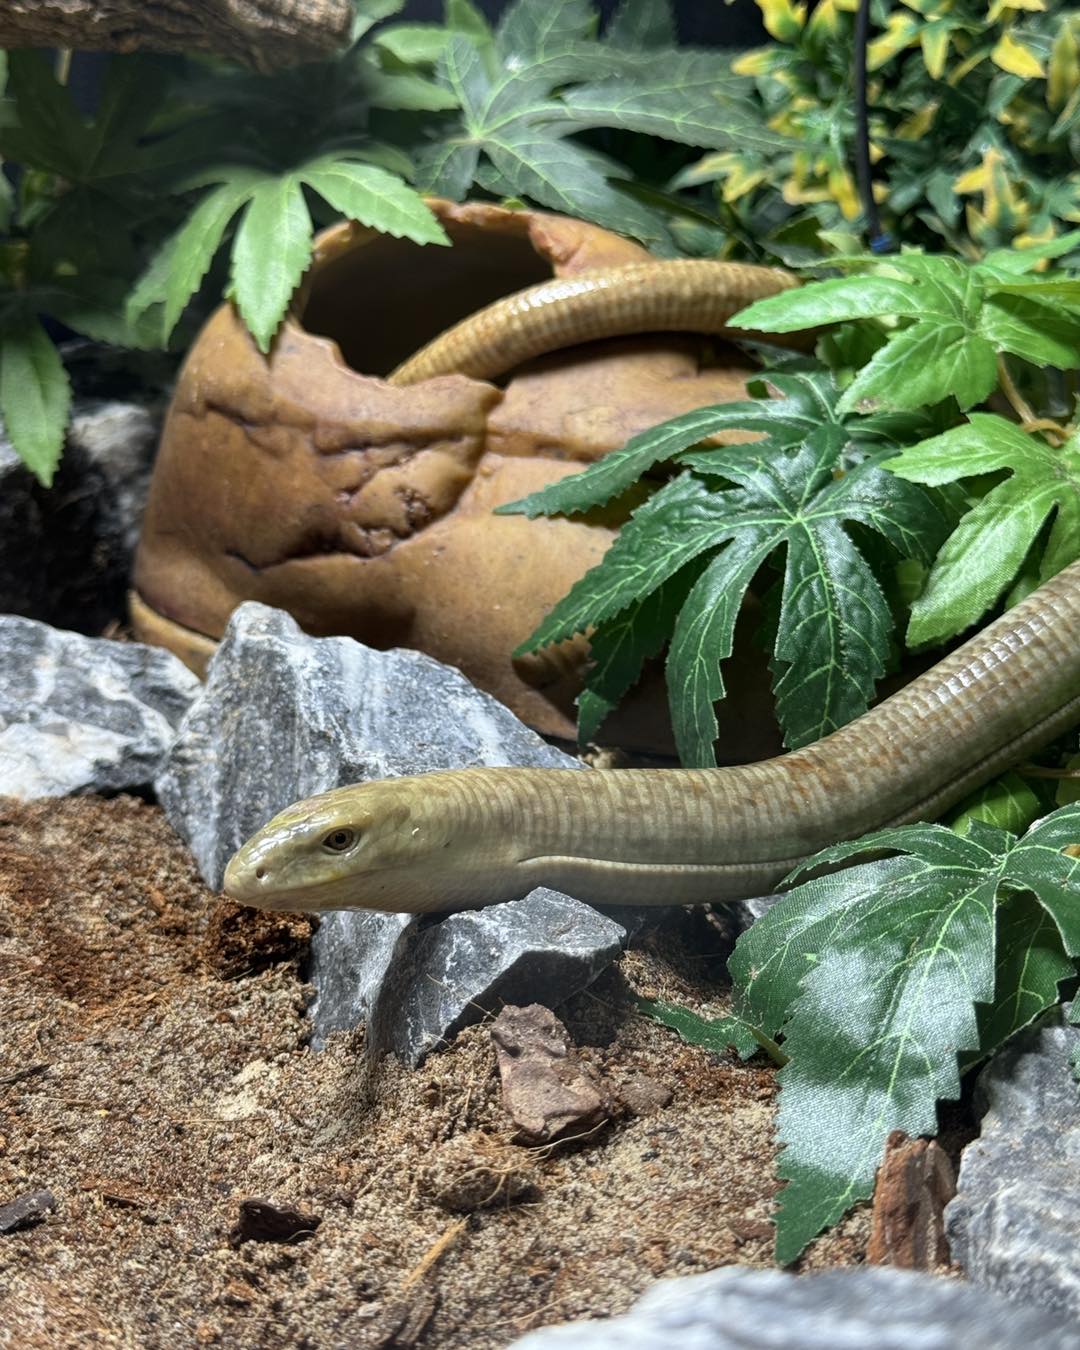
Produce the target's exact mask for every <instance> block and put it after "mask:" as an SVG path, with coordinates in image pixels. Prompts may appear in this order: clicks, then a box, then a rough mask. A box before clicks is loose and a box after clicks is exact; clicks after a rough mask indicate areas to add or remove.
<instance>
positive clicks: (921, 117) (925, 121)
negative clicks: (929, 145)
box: [895, 100, 941, 141]
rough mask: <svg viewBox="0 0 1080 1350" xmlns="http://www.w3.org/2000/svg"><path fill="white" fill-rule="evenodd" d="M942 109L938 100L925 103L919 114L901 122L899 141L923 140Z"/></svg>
mask: <svg viewBox="0 0 1080 1350" xmlns="http://www.w3.org/2000/svg"><path fill="white" fill-rule="evenodd" d="M940 107H941V104H940V103H939V102H937V100H934V101H933V102H931V103H924V104H923V106H922V107H921V108H920V109H919V111H918V112H917V113H913V114H912V116H911V117H909V118H908V119H907V120H906V121H904V122H901V123H900V125H899V126H898V127H897V128H896V132H895V135H896V137H897V139H899V140H901V141H918V140H921V139H922V137H923V136H925V135H926V133H927V132H928V131H929V130H930V128H931V127H932V126H933V125H934V118H935V117H937V114H938V109H939V108H940Z"/></svg>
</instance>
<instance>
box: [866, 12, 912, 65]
mask: <svg viewBox="0 0 1080 1350" xmlns="http://www.w3.org/2000/svg"><path fill="white" fill-rule="evenodd" d="M918 35H919V21H918V19H913V18H912V17H911V15H910V14H890V15H889V20H888V23H887V24H886V25H885V32H884V33H882V34H881V36H880V37H876V38H875V39H874V40H873V42H871V43H870V45H869V46H868V47H867V49H866V65H867V69H868V70H877V69H878V68H879V66H883V65H885V63H886V62H887V61H891V60H892V59H893V57H894V56H896V54H897V53H898V52H902V51H903V50H904V49H905V48H906V47H910V46H911V44H912V43H913V42H915V41H917V39H918Z"/></svg>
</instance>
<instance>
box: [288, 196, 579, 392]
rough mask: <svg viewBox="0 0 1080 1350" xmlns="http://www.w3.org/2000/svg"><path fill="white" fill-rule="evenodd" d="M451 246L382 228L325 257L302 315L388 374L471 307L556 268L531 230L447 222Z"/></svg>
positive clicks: (346, 351)
mask: <svg viewBox="0 0 1080 1350" xmlns="http://www.w3.org/2000/svg"><path fill="white" fill-rule="evenodd" d="M444 223H445V224H446V227H447V233H448V234H449V235H450V237H451V239H452V240H453V247H452V248H446V247H441V246H439V245H437V244H429V245H423V246H422V245H420V244H413V243H411V242H409V241H408V240H405V239H393V238H390V237H389V236H386V235H383V236H380V237H378V238H375V239H372V240H370V241H369V242H361V243H358V244H357V245H356V247H355V248H352V249H349V250H348V251H347V252H345V253H342V254H339V255H338V256H337V257H331V258H329V259H328V260H327V261H325V262H323V263H321V264H320V265H319V266H318V267H317V268H316V269H315V270H314V272H313V274H312V275H311V277H310V279H309V290H308V295H307V300H306V303H305V304H304V305H303V308H302V309H301V310H300V312H299V313H298V315H297V319H298V321H299V323H300V324H302V326H303V327H304V328H305V329H306V331H307V332H309V333H313V334H315V335H317V336H319V337H326V338H330V339H331V340H332V341H333V342H335V343H336V344H337V346H338V348H339V349H340V351H341V355H342V359H343V360H344V361H345V362H347V364H348V365H349V366H350V367H351V368H352V369H353V370H356V371H359V372H360V373H361V374H363V375H386V374H388V373H389V372H390V371H391V370H393V369H394V367H395V366H397V365H398V364H399V363H400V362H401V361H404V360H405V358H406V357H408V356H411V355H412V354H413V352H415V351H418V350H419V349H420V348H421V347H422V346H424V344H425V343H427V342H430V341H431V339H432V338H435V337H438V335H439V334H440V333H443V332H445V331H446V329H447V328H449V327H451V326H452V325H453V324H455V323H457V322H458V321H459V320H461V319H464V318H465V317H466V316H467V315H469V314H472V313H474V312H475V311H476V310H478V309H482V308H483V307H484V306H485V305H489V304H491V302H492V301H493V300H498V299H500V298H501V297H502V296H504V295H510V294H512V293H513V292H514V291H519V290H521V289H522V288H523V287H525V286H534V285H536V284H537V283H538V282H541V281H548V280H550V278H551V277H552V276H553V275H554V269H553V268H552V266H551V264H550V263H549V262H548V261H547V260H546V259H545V258H542V257H541V256H540V255H539V254H538V253H537V252H536V250H535V248H534V247H533V246H532V244H531V243H530V241H529V239H528V237H527V235H525V234H524V233H522V234H503V233H499V232H496V231H495V230H492V229H480V228H478V227H477V226H475V225H467V224H462V223H460V222H444Z"/></svg>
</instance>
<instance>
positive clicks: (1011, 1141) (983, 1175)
mask: <svg viewBox="0 0 1080 1350" xmlns="http://www.w3.org/2000/svg"><path fill="white" fill-rule="evenodd" d="M1078 1047H1080V1027H1073V1026H1067V1025H1065V1019H1064V1016H1063V1015H1062V1014H1061V1013H1060V1012H1059V1013H1057V1014H1055V1015H1054V1017H1053V1019H1052V1020H1051V1021H1050V1022H1048V1023H1047V1024H1045V1025H1043V1026H1042V1027H1041V1028H1039V1029H1036V1030H1033V1031H1030V1032H1027V1033H1025V1034H1024V1035H1022V1036H1020V1037H1018V1038H1017V1040H1016V1042H1015V1043H1014V1044H1012V1045H1009V1046H1006V1048H1005V1049H1004V1050H1003V1051H1001V1053H1000V1054H998V1055H996V1056H995V1057H994V1059H993V1060H992V1061H991V1062H990V1064H989V1065H988V1066H987V1067H986V1068H985V1069H984V1070H983V1072H982V1074H981V1075H980V1078H979V1082H978V1085H977V1088H976V1106H977V1107H982V1108H985V1114H984V1115H983V1118H982V1128H981V1133H980V1137H979V1138H978V1139H976V1140H975V1141H974V1142H973V1143H971V1144H969V1145H968V1146H967V1148H966V1149H964V1153H963V1156H962V1158H961V1161H960V1174H959V1177H958V1179H957V1194H956V1198H955V1200H953V1201H952V1203H951V1204H950V1205H949V1207H948V1209H947V1210H946V1211H945V1222H946V1231H947V1233H948V1238H949V1245H950V1247H951V1249H952V1254H953V1259H954V1260H955V1261H956V1262H957V1264H958V1265H960V1266H961V1267H962V1268H963V1269H964V1271H965V1272H966V1274H967V1276H968V1278H969V1279H971V1280H973V1281H974V1282H975V1283H977V1284H980V1285H985V1286H987V1287H989V1288H991V1289H996V1290H999V1291H1000V1292H1001V1293H1003V1294H1009V1295H1011V1296H1012V1297H1014V1298H1023V1299H1027V1300H1030V1301H1031V1302H1034V1303H1038V1304H1039V1305H1040V1307H1044V1308H1051V1309H1054V1310H1055V1311H1057V1312H1060V1313H1064V1314H1068V1315H1069V1316H1071V1317H1072V1318H1074V1319H1076V1318H1080V1246H1078V1244H1077V1238H1078V1235H1080V1086H1078V1084H1077V1082H1076V1079H1075V1078H1074V1076H1073V1073H1072V1070H1071V1068H1070V1066H1069V1056H1070V1055H1072V1054H1074V1053H1075V1052H1076V1051H1077V1048H1078Z"/></svg>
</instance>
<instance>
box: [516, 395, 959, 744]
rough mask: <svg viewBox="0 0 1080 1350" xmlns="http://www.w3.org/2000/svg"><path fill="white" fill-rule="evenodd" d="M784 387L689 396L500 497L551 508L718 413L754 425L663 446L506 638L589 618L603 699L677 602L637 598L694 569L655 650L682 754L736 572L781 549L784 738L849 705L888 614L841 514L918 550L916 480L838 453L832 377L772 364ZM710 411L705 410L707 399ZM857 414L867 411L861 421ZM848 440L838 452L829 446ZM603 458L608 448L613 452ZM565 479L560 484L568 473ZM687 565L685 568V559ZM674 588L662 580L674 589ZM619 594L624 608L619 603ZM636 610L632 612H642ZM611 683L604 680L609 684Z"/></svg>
mask: <svg viewBox="0 0 1080 1350" xmlns="http://www.w3.org/2000/svg"><path fill="white" fill-rule="evenodd" d="M770 381H771V383H772V384H773V385H774V386H776V387H778V388H779V389H780V391H781V393H782V394H783V395H784V397H782V398H780V399H776V400H768V399H763V400H754V401H750V402H747V403H742V404H728V405H723V406H721V407H719V408H714V409H711V410H710V409H703V410H701V411H700V412H698V413H692V414H688V415H687V416H685V417H683V418H677V419H675V420H674V421H672V422H670V423H667V424H665V425H663V426H661V427H658V428H656V429H655V430H654V431H653V432H651V433H647V434H646V435H645V436H641V437H637V438H635V441H634V442H632V443H631V444H630V445H629V446H628V447H627V448H626V450H625V451H623V452H621V458H620V456H619V455H616V456H611V457H609V459H607V460H605V461H604V462H603V463H602V464H599V465H597V466H596V467H595V468H593V469H590V470H588V471H586V473H584V474H581V475H580V476H579V479H577V480H575V479H570V480H566V482H565V483H564V484H560V485H558V487H557V488H555V489H547V490H545V491H542V492H540V493H537V494H535V495H534V496H533V497H530V498H528V499H526V501H525V502H521V503H512V504H511V505H510V506H508V507H504V508H502V509H503V510H504V511H514V510H526V511H530V512H534V511H536V510H537V509H539V510H542V511H545V512H551V511H553V510H566V509H568V503H571V502H572V503H573V505H574V508H575V509H582V508H583V507H587V506H591V505H594V504H596V503H597V502H598V501H603V500H606V499H607V498H608V497H610V496H611V495H612V494H613V493H615V492H618V491H620V490H621V489H623V488H624V487H625V486H626V485H627V481H628V478H629V477H630V476H631V475H633V476H634V477H637V476H638V475H639V474H640V473H642V472H643V471H645V470H646V469H648V468H649V467H651V465H652V464H653V463H655V462H656V460H657V459H658V458H661V457H664V458H667V457H670V456H672V455H673V454H675V453H676V451H678V450H679V449H681V448H682V446H683V445H685V444H686V442H687V440H689V439H690V438H691V437H697V438H700V437H701V436H703V435H706V434H711V433H712V432H715V431H719V430H726V429H731V428H736V427H738V428H741V429H749V430H755V431H764V432H765V433H766V439H765V440H763V441H760V442H757V443H754V444H750V445H737V446H728V447H722V448H719V449H712V450H699V451H692V452H688V453H682V454H680V455H678V463H679V464H680V465H681V466H683V468H684V470H689V472H686V471H684V472H683V473H681V474H680V475H679V476H678V477H676V478H674V479H673V480H672V481H670V482H669V483H668V484H666V485H665V486H664V487H661V488H660V489H659V490H658V491H656V492H655V494H654V495H653V496H652V497H651V498H650V499H649V500H648V501H647V502H646V503H645V505H643V506H642V507H640V508H639V509H638V510H637V511H636V512H635V513H634V515H633V516H632V518H631V519H630V521H629V522H628V523H627V524H626V525H624V526H623V528H622V530H621V532H620V534H619V537H618V539H617V540H616V541H615V543H614V544H613V545H612V547H611V548H610V549H609V551H608V552H607V554H606V555H605V556H604V558H603V559H602V560H601V562H600V563H599V564H598V565H597V566H596V567H594V568H593V569H592V570H591V571H590V572H588V573H587V574H586V575H585V576H584V577H583V578H582V579H581V580H580V581H579V582H577V583H576V585H575V586H574V587H573V588H572V589H571V590H570V592H569V593H568V594H567V596H566V597H565V598H564V599H563V600H562V601H560V602H559V603H558V604H557V605H556V606H555V608H554V609H553V610H552V611H551V613H550V614H549V615H548V617H547V618H546V619H545V620H544V622H543V623H542V624H541V625H540V626H539V627H538V628H537V630H536V632H535V633H533V634H532V636H531V637H530V638H529V639H528V641H527V642H526V643H525V644H524V645H523V647H522V648H521V649H520V650H522V651H531V650H535V649H536V648H537V647H541V646H544V645H545V644H547V643H550V642H558V641H562V640H563V639H564V638H567V637H569V636H571V635H572V634H573V633H577V632H583V631H585V630H586V629H588V628H590V627H595V628H596V630H597V633H596V637H595V638H594V641H595V642H596V643H597V645H598V646H599V649H600V653H601V657H600V661H599V663H598V666H597V668H596V671H595V672H594V675H595V678H597V679H598V681H599V682H600V685H601V688H600V689H599V690H596V689H594V686H593V677H592V676H591V677H590V678H589V680H588V684H587V694H586V708H587V710H588V712H589V727H590V730H591V729H593V727H594V724H595V717H594V713H593V704H592V703H591V702H590V701H589V700H590V698H597V697H598V698H600V699H601V700H602V701H604V702H606V703H608V704H610V702H611V699H612V696H613V695H614V694H617V693H621V692H622V689H623V688H625V687H626V686H627V683H628V682H629V679H630V676H631V673H633V674H636V671H633V672H632V667H633V665H634V664H636V665H637V667H638V669H640V659H641V656H642V653H643V652H644V653H645V654H651V653H652V652H653V651H655V650H656V649H657V647H658V645H659V643H658V637H659V631H658V630H659V629H660V628H661V627H662V626H666V625H667V624H668V623H670V618H671V614H672V613H673V612H674V611H675V609H676V605H675V604H673V603H671V601H670V599H669V597H666V596H665V597H664V598H663V599H658V600H657V601H656V610H655V611H647V612H646V611H643V610H642V609H641V608H635V607H641V606H643V605H644V603H645V602H646V601H647V600H648V599H649V598H650V597H653V596H655V595H656V593H657V592H658V591H659V590H660V589H661V588H662V587H664V586H665V585H670V584H671V583H672V581H673V579H674V580H676V581H677V582H679V583H681V584H683V585H685V584H686V582H687V581H688V580H691V579H692V580H693V585H692V586H691V587H690V589H689V593H688V594H687V595H686V598H685V600H682V602H681V604H679V605H678V606H677V617H676V618H675V621H674V626H673V629H672V631H671V645H670V649H669V652H668V658H667V683H668V693H669V700H670V703H671V711H672V719H673V723H674V728H675V735H676V741H677V744H678V747H679V753H680V756H681V757H682V760H683V762H684V763H686V764H712V763H714V762H715V760H714V752H713V742H714V740H715V738H716V730H717V727H716V717H715V714H714V712H713V704H714V703H715V702H716V701H717V700H718V699H720V698H722V697H723V695H724V683H723V679H722V677H721V673H720V662H721V661H723V660H725V659H726V658H727V657H728V656H730V654H731V650H732V642H733V635H734V628H735V621H736V618H737V616H738V611H739V607H740V604H741V602H742V599H743V596H744V595H745V593H746V590H747V588H748V586H749V585H750V582H751V580H752V579H753V577H754V575H755V574H756V572H757V571H758V570H759V568H760V567H761V566H762V564H763V563H764V562H765V561H766V560H767V559H770V558H772V557H773V556H774V555H775V554H777V552H778V551H780V550H782V551H783V555H784V560H785V565H784V583H783V593H782V599H781V606H780V621H779V627H778V631H777V637H776V647H775V654H776V659H777V666H778V670H779V672H780V673H779V678H778V681H777V683H776V687H775V692H776V699H777V715H778V717H779V720H780V723H781V726H782V727H783V728H784V733H785V739H786V741H787V743H788V744H789V745H803V744H806V743H807V742H809V741H813V740H816V739H818V738H819V737H821V736H823V735H827V734H828V733H829V732H830V731H833V730H835V729H836V728H837V727H839V726H842V725H843V724H844V723H845V722H847V721H850V720H851V718H853V717H856V716H858V715H859V713H861V712H864V711H865V709H866V707H867V703H868V701H869V699H870V697H871V696H872V694H873V691H874V686H875V683H876V681H877V679H878V678H879V677H880V676H881V675H882V674H883V673H884V671H885V662H886V659H887V656H888V653H889V642H890V636H891V632H892V616H891V612H890V610H889V606H888V604H887V603H886V600H885V597H884V595H883V593H882V590H881V587H880V585H879V583H878V581H877V579H876V578H875V576H874V573H873V570H872V569H871V567H870V565H869V564H868V562H867V561H866V559H865V558H864V556H863V554H862V553H861V552H860V550H859V548H858V547H857V546H856V545H855V543H854V542H853V540H852V538H851V535H850V534H849V532H848V530H847V529H846V528H845V527H846V526H847V525H850V524H858V525H860V526H863V527H865V528H866V529H868V530H869V531H871V532H873V533H874V534H876V535H879V536H880V537H881V538H882V539H883V540H884V541H885V542H886V543H887V544H889V545H890V546H891V548H892V549H893V551H894V552H895V554H896V555H897V556H899V557H901V558H906V557H913V558H919V559H921V560H923V561H924V562H925V561H929V559H930V558H931V557H932V556H933V553H934V551H935V549H936V548H937V545H938V542H939V541H940V539H941V538H942V536H943V533H944V528H945V525H944V520H943V518H942V516H941V514H940V513H939V511H938V510H937V508H936V506H935V505H934V503H933V502H932V501H931V500H930V498H929V497H928V496H927V495H926V494H924V493H922V492H912V491H907V492H897V491H896V490H895V488H896V482H897V480H896V479H895V478H894V477H893V476H892V475H890V474H886V473H884V472H882V470H881V469H880V468H878V467H877V465H876V464H875V463H874V462H873V461H872V460H869V459H860V458H859V456H858V455H851V453H850V451H851V443H850V442H851V437H852V436H853V435H857V434H858V431H857V429H856V427H855V425H854V421H857V419H854V421H853V424H852V426H850V427H849V426H848V425H847V424H845V423H844V422H843V421H842V420H841V419H840V418H839V417H838V415H837V414H836V411H835V390H833V389H832V388H831V385H830V384H829V382H828V380H827V379H826V378H823V377H821V376H804V375H790V374H789V375H773V376H771V377H770ZM710 413H711V420H710V418H709V416H708V414H710ZM871 425H872V424H871ZM845 454H847V455H848V462H845V459H844V456H845ZM611 461H617V462H615V463H612V462H611ZM575 482H577V483H578V489H577V492H578V495H577V497H576V498H575V497H574V495H573V494H574V491H575V489H574V484H575ZM688 568H693V569H695V576H694V577H693V578H688V577H687V574H686V573H687V569H688ZM676 594H677V592H676ZM628 609H632V610H633V612H632V613H631V614H630V615H629V616H628V623H627V621H624V620H622V619H620V616H623V615H624V614H625V611H627V610H628ZM643 614H644V618H645V620H646V622H644V623H642V617H643ZM616 620H618V621H619V629H620V632H621V630H623V629H625V628H626V627H627V626H628V624H629V626H630V627H631V628H632V626H633V625H634V624H635V622H637V623H640V624H641V630H640V635H639V639H638V647H636V648H635V647H634V645H633V643H632V642H630V641H628V640H627V639H626V638H620V640H619V642H618V644H617V645H618V649H619V652H620V655H621V656H622V657H623V658H624V659H623V661H622V664H621V666H620V673H619V676H618V678H616V679H614V680H612V678H611V666H612V661H611V659H610V658H609V656H608V644H609V642H611V641H612V640H613V639H612V638H611V637H609V625H611V624H612V622H613V621H616ZM612 686H613V687H612Z"/></svg>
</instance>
